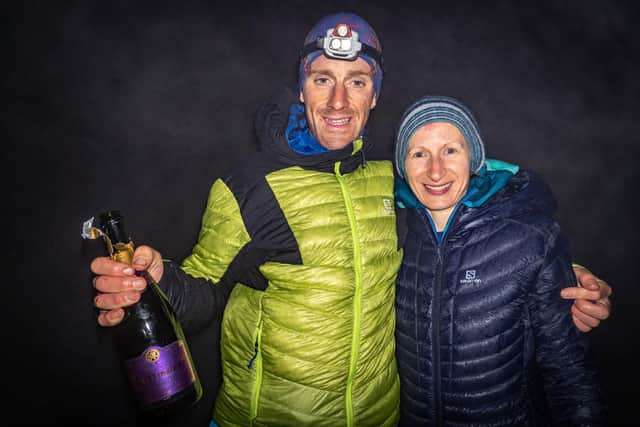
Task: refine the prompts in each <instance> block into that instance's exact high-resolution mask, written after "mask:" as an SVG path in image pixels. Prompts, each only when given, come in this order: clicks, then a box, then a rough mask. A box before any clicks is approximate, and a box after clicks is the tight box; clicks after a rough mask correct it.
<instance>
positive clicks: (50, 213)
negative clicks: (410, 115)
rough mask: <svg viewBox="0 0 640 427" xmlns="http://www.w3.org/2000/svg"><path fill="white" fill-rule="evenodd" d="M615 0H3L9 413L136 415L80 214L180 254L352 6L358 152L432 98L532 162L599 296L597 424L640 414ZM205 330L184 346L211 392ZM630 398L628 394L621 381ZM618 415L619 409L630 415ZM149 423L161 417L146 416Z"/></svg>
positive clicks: (629, 15)
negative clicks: (307, 56) (365, 71)
mask: <svg viewBox="0 0 640 427" xmlns="http://www.w3.org/2000/svg"><path fill="white" fill-rule="evenodd" d="M633 3H634V2H632V1H628V2H624V1H608V2H605V1H559V2H558V1H547V0H545V1H538V2H533V1H531V2H530V1H493V2H479V1H478V2H476V1H470V0H458V1H452V2H428V1H425V2H420V3H417V2H416V3H415V4H413V3H404V2H379V1H371V0H370V1H363V2H356V1H341V2H338V1H321V2H293V1H273V2H267V1H253V2H225V3H221V2H214V1H209V2H205V1H201V2H164V1H153V2H150V1H145V2H126V1H84V2H81V1H57V2H44V1H42V2H36V1H27V2H19V1H16V2H13V4H10V5H7V4H5V5H4V6H2V8H1V9H0V10H2V12H3V14H2V24H3V25H2V26H3V29H4V30H5V37H4V39H5V40H4V42H5V44H6V46H7V47H6V48H5V49H4V52H3V53H4V54H3V57H4V61H3V64H4V65H3V67H2V69H3V75H4V76H5V77H4V78H3V79H2V93H3V96H2V99H3V101H4V102H3V114H2V116H1V117H2V122H3V126H2V127H3V131H4V132H6V137H5V138H3V147H4V153H3V159H4V161H3V164H4V168H3V169H4V170H3V173H4V174H5V179H4V187H5V189H6V191H3V194H4V196H3V199H4V201H5V204H4V208H3V211H4V212H3V217H4V219H5V220H4V226H5V230H6V232H8V233H7V234H8V237H9V240H8V242H7V244H6V246H5V262H6V263H7V267H8V268H5V270H6V271H8V272H9V277H10V279H9V280H8V281H7V282H4V283H3V286H4V289H6V290H8V293H6V294H5V298H4V299H3V303H4V304H3V307H4V310H3V312H4V315H5V316H6V320H5V330H7V331H9V334H8V335H7V336H6V338H5V339H6V341H5V342H4V346H3V353H4V354H5V355H6V356H7V357H8V359H7V360H6V361H5V362H4V363H3V365H4V372H5V375H6V377H7V378H9V379H10V381H9V383H8V384H7V383H6V382H5V381H3V389H4V391H5V396H7V395H8V396H9V399H8V401H7V400H6V397H5V401H6V402H7V403H8V411H6V412H5V413H6V414H15V415H17V416H18V417H21V418H22V419H24V420H25V423H26V422H28V421H37V420H40V421H52V420H59V421H66V422H69V423H71V422H72V421H81V422H82V423H84V424H85V425H92V426H97V425H135V424H136V423H138V422H139V420H137V419H136V415H135V410H134V407H133V404H132V397H131V395H129V394H128V393H129V391H128V387H127V384H126V382H125V379H124V377H123V376H122V373H121V370H120V368H121V365H120V361H119V360H118V359H117V357H116V356H115V355H114V352H113V349H112V343H111V334H110V331H109V330H103V329H101V328H99V327H98V326H97V324H96V322H95V312H94V309H93V306H92V298H93V295H94V291H93V289H92V287H91V284H90V273H89V270H88V263H89V260H90V259H91V257H93V256H95V255H96V254H99V253H101V249H102V248H101V247H100V246H99V245H100V244H101V243H98V244H97V245H96V242H92V243H88V242H85V241H82V240H81V238H80V229H81V225H82V222H83V221H84V220H85V219H87V218H89V217H91V216H93V215H95V214H97V213H98V212H100V211H102V210H104V209H106V208H119V209H121V210H122V211H123V212H124V213H125V215H126V216H127V223H128V225H129V229H130V232H131V234H133V235H134V237H135V239H136V241H137V243H147V244H152V245H154V246H155V247H157V248H158V249H159V250H161V252H162V253H163V255H165V256H166V257H171V258H175V259H177V260H181V259H182V258H183V257H184V256H186V254H187V253H188V252H189V251H190V250H191V247H192V245H193V244H194V243H195V240H196V238H197V233H198V228H199V223H200V217H201V214H202V211H203V208H204V206H205V202H206V198H207V194H208V190H209V186H210V184H211V183H212V182H213V180H214V179H215V178H217V177H218V176H220V175H222V174H224V173H225V172H228V171H229V170H230V169H231V168H232V167H233V166H232V165H234V164H235V165H239V166H240V167H250V165H246V164H244V163H243V159H244V158H245V157H246V154H247V153H248V152H249V151H251V150H252V149H253V139H252V119H253V113H254V111H255V109H256V108H257V107H258V105H259V104H260V103H261V102H263V101H265V100H266V99H267V97H268V95H269V94H270V93H271V92H272V91H273V90H274V88H276V87H277V84H279V83H285V84H295V78H296V77H295V71H296V55H297V51H298V49H299V48H300V46H301V43H302V40H303V38H304V36H305V34H306V31H307V30H308V29H309V28H310V27H311V25H313V23H314V22H315V21H316V20H317V19H319V18H320V17H321V16H323V15H324V14H326V13H331V12H336V11H340V10H344V11H355V12H357V13H359V14H361V15H362V16H363V17H365V18H366V19H367V20H368V21H369V22H370V23H371V24H372V25H373V26H374V28H376V30H377V31H378V33H379V35H380V38H381V41H382V45H383V48H384V54H385V60H386V76H385V81H384V85H383V91H382V96H381V99H380V102H379V105H378V107H377V108H376V110H375V112H374V114H373V115H372V118H371V126H370V132H371V135H372V140H373V141H374V143H375V150H374V153H373V155H372V156H371V157H373V158H383V157H390V155H391V147H392V140H393V132H394V127H395V124H396V122H397V120H398V118H399V116H400V114H401V112H402V110H403V109H404V108H405V107H406V106H407V105H408V104H409V103H410V102H411V101H413V100H414V99H416V98H417V97H419V96H421V95H424V94H426V93H439V94H446V95H451V96H455V97H458V98H460V99H462V100H463V101H464V102H466V103H467V104H468V105H469V106H470V107H471V108H472V109H473V110H474V111H475V112H476V114H477V117H478V120H479V122H480V125H481V128H482V130H483V133H484V138H485V141H486V146H487V151H488V155H489V156H490V157H493V158H499V159H502V160H506V161H510V162H513V163H517V164H519V165H521V166H523V167H527V168H531V169H534V170H536V171H538V172H540V173H541V174H542V175H543V176H544V177H546V179H547V180H548V181H549V182H550V184H551V186H552V188H553V190H554V192H555V194H556V197H557V199H558V200H559V203H560V209H559V212H558V220H559V222H560V223H561V225H562V226H563V227H564V229H565V231H566V232H567V234H568V235H569V237H570V239H571V242H572V251H573V256H574V259H575V260H576V261H577V262H580V263H583V264H585V265H587V266H588V267H590V268H591V269H592V270H593V271H594V272H596V273H597V274H599V275H600V276H601V277H603V278H605V279H607V280H608V281H609V282H610V283H611V284H612V285H613V287H614V289H615V294H614V297H613V302H614V310H613V316H612V318H611V319H610V320H608V321H606V322H605V323H604V325H603V326H602V327H601V328H600V329H598V330H596V331H594V332H593V333H591V336H592V338H593V342H594V351H595V352H596V356H597V358H598V362H599V365H600V368H601V373H602V384H603V388H604V391H605V394H606V396H607V398H608V401H609V404H610V407H611V416H612V425H623V424H624V422H623V420H626V419H629V418H630V417H632V416H634V415H635V411H632V408H634V407H636V406H637V403H636V398H635V393H629V392H626V391H625V390H624V389H631V390H634V389H635V387H634V386H636V385H637V380H638V375H637V371H638V368H637V357H638V356H639V353H638V350H637V345H636V342H635V340H636V339H637V337H638V333H637V332H638V327H637V322H636V317H635V316H633V315H634V308H635V306H636V305H637V301H638V287H637V282H638V277H639V274H638V273H639V270H638V251H639V247H638V221H637V213H638V202H637V198H638V192H637V183H638V178H639V174H638V161H639V159H640V156H639V154H640V141H639V137H638V135H639V134H640V124H639V122H640V120H639V119H640V117H638V112H639V111H640V110H639V107H640V97H639V96H638V95H639V89H640V85H639V84H638V75H639V71H640V66H639V59H638V47H639V38H638V32H637V30H636V29H635V26H636V25H637V23H638V18H639V16H638V7H637V6H634V5H633ZM217 333H218V332H217V325H213V326H212V327H211V328H210V329H209V330H208V331H206V332H205V333H203V334H199V335H197V336H192V337H189V339H190V343H191V346H192V351H193V353H194V357H195V359H196V363H197V366H198V370H199V372H200V376H201V377H202V381H203V383H204V385H205V387H206V393H205V396H204V398H203V400H202V401H201V402H200V403H199V404H198V405H197V406H196V407H195V408H194V411H193V412H192V413H190V414H189V415H188V416H186V417H185V419H183V420H180V421H179V422H173V423H171V422H167V425H169V424H174V425H189V424H190V425H206V424H207V419H208V416H209V413H210V409H211V407H212V402H213V399H214V397H215V394H216V391H217V384H218V382H219V370H218V369H219V368H218V367H217V364H218V353H217V345H218V335H217ZM631 387H633V388H631ZM632 405H633V406H632ZM156 425H159V424H156Z"/></svg>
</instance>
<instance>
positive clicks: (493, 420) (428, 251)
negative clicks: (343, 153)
mask: <svg viewBox="0 0 640 427" xmlns="http://www.w3.org/2000/svg"><path fill="white" fill-rule="evenodd" d="M395 160H396V168H397V171H398V174H399V180H398V186H397V190H396V201H397V202H398V204H399V206H401V207H404V208H406V209H400V211H401V214H402V213H404V214H406V226H407V236H406V243H405V245H404V248H405V249H404V250H405V253H404V259H403V264H402V267H401V269H400V272H399V275H398V286H397V291H396V292H397V294H396V308H397V325H396V328H397V329H396V336H397V357H398V366H399V372H400V378H401V388H400V389H401V413H402V421H401V423H402V424H403V425H411V426H416V425H456V426H459V425H470V424H472V425H486V426H489V425H491V426H497V425H518V426H528V425H547V424H548V423H549V422H552V423H554V424H564V423H567V424H570V425H598V424H600V423H602V422H603V418H604V406H603V403H602V400H601V397H600V393H599V389H598V386H597V382H596V373H595V369H594V366H593V362H592V361H591V359H590V356H589V345H588V337H587V336H586V335H585V334H583V333H581V332H580V331H578V330H577V329H576V327H575V326H574V324H573V322H572V320H571V314H570V311H569V306H570V304H571V302H570V301H566V300H563V299H561V297H560V289H561V287H562V285H563V284H567V283H575V275H574V273H573V271H572V269H571V262H570V255H569V251H568V248H567V243H566V241H565V240H564V238H563V236H562V233H561V231H560V229H559V226H558V224H556V223H555V222H554V220H553V219H552V214H553V211H554V208H555V202H554V200H553V197H552V195H551V193H550V191H549V189H548V187H547V186H546V185H545V183H544V182H543V181H542V180H541V179H540V178H539V177H537V176H536V175H534V174H533V173H531V172H527V171H520V170H519V169H518V167H517V166H514V165H509V164H506V163H503V162H495V161H491V160H487V161H485V158H484V146H483V142H482V138H481V136H480V133H479V131H478V126H477V123H476V121H475V119H474V117H473V115H472V113H471V112H470V111H469V109H468V108H467V107H465V106H464V105H463V104H462V103H460V102H459V101H457V100H455V99H452V98H448V97H440V96H427V97H424V98H422V99H420V100H419V101H417V102H416V103H414V104H413V105H411V106H410V107H409V109H408V110H407V111H406V112H405V114H404V115H403V117H402V119H401V122H400V126H399V130H398V135H397V139H396V152H395Z"/></svg>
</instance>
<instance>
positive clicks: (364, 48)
mask: <svg viewBox="0 0 640 427" xmlns="http://www.w3.org/2000/svg"><path fill="white" fill-rule="evenodd" d="M317 50H322V51H324V54H325V55H326V56H327V57H329V58H333V59H342V60H346V61H355V60H356V59H357V58H358V55H360V54H363V55H367V56H368V57H370V58H371V59H373V60H375V61H376V63H377V64H378V65H379V66H380V68H382V54H381V53H380V51H379V50H377V49H376V48H374V47H371V46H369V45H367V44H365V43H362V42H360V40H359V38H358V32H357V31H354V30H352V29H351V27H349V25H348V24H338V25H336V26H335V28H329V29H328V30H327V33H326V34H325V36H324V37H322V36H320V37H318V38H317V39H316V40H315V41H313V42H311V43H308V44H306V45H305V46H304V47H303V48H302V50H301V51H300V58H304V57H305V56H307V55H308V54H310V53H312V52H315V51H317Z"/></svg>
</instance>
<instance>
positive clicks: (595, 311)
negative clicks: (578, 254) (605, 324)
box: [560, 264, 612, 332]
mask: <svg viewBox="0 0 640 427" xmlns="http://www.w3.org/2000/svg"><path fill="white" fill-rule="evenodd" d="M573 271H574V272H575V274H576V277H577V279H578V286H575V287H571V288H564V289H563V290H562V291H561V292H560V295H561V296H562V298H564V299H573V300H575V301H574V302H573V305H572V306H571V315H572V317H573V323H575V325H576V327H577V328H578V329H580V330H581V331H582V332H589V331H590V330H592V329H593V328H596V327H597V326H598V325H600V322H601V321H602V320H605V319H607V318H608V317H609V315H610V314H611V300H610V299H609V297H610V296H611V293H612V290H611V287H610V286H609V285H608V284H607V282H605V281H604V280H602V279H599V278H597V277H596V276H594V275H593V273H591V272H590V271H589V270H587V269H586V268H585V267H582V266H580V265H577V264H574V265H573Z"/></svg>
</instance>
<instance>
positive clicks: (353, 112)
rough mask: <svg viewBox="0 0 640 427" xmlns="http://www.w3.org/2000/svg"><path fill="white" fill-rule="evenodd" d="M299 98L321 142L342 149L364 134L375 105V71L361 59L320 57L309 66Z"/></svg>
mask: <svg viewBox="0 0 640 427" xmlns="http://www.w3.org/2000/svg"><path fill="white" fill-rule="evenodd" d="M300 101H301V102H303V103H304V104H305V110H306V115H307V121H308V123H309V129H310V130H311V133H313V135H314V136H315V137H316V139H317V140H318V142H320V144H321V145H322V146H323V147H325V148H328V149H329V150H338V149H340V148H343V147H345V146H346V145H348V144H349V143H351V142H352V141H353V140H355V139H356V138H358V137H359V136H360V135H361V133H362V130H363V129H364V126H365V125H366V123H367V119H368V118H369V112H370V111H371V110H372V109H373V108H374V107H375V106H376V98H375V91H374V87H373V71H372V69H371V67H370V66H369V64H367V63H366V62H365V61H364V60H363V59H362V58H358V59H356V60H355V61H344V60H339V59H329V58H327V57H325V56H324V55H323V56H320V57H319V58H317V59H316V60H315V61H313V62H312V63H311V65H310V66H309V71H308V73H307V78H306V80H305V81H304V85H303V87H302V92H301V93H300Z"/></svg>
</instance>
